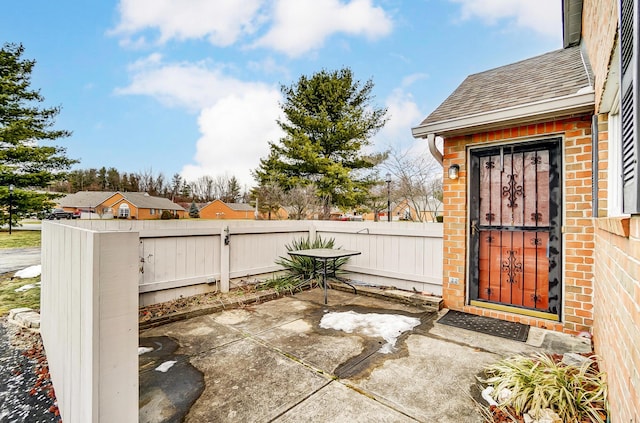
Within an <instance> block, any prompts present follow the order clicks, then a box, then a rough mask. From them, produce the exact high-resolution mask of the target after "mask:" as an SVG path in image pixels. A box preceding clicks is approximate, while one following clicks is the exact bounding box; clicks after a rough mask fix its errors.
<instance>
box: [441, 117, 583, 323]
mask: <svg viewBox="0 0 640 423" xmlns="http://www.w3.org/2000/svg"><path fill="white" fill-rule="evenodd" d="M558 135H561V136H562V137H563V138H564V140H563V148H564V157H563V162H564V164H563V166H564V174H563V181H564V190H563V196H564V203H563V209H564V220H563V227H564V237H563V246H564V254H563V263H564V275H563V276H564V278H563V285H564V294H563V304H564V306H563V310H562V321H561V322H555V321H551V320H546V319H541V318H534V317H529V316H523V315H519V314H514V313H509V312H505V311H497V310H489V309H484V308H479V307H474V306H469V305H466V304H465V293H466V283H465V281H466V278H467V273H468V264H467V245H468V241H469V240H468V230H467V228H468V227H469V222H468V219H467V172H466V170H467V162H466V161H467V146H470V145H480V144H483V145H488V144H490V143H503V142H515V141H525V140H530V139H535V138H541V137H551V136H558ZM452 164H458V165H459V166H460V177H459V179H458V180H456V181H452V180H450V179H448V178H446V177H445V180H444V201H443V202H444V266H443V276H444V277H443V298H444V301H445V307H448V308H450V309H454V310H462V311H465V312H469V313H473V314H479V315H484V316H490V317H494V318H499V319H503V320H509V321H517V322H521V323H524V324H530V325H532V326H537V327H542V328H547V329H553V330H556V331H564V332H568V333H578V332H581V331H585V330H590V328H591V326H592V325H593V300H592V294H593V265H594V256H593V253H594V247H595V244H594V240H595V236H594V227H593V222H592V219H591V117H590V116H589V115H586V116H583V117H577V118H572V119H565V120H557V121H550V122H545V123H537V124H532V125H523V126H518V127H513V128H506V129H501V130H495V131H490V132H483V133H479V134H474V135H472V136H458V137H451V138H447V139H446V140H445V142H444V168H445V169H448V168H449V166H451V165H452ZM450 277H454V278H458V279H459V281H460V283H459V284H457V285H456V284H450V283H449V278H450Z"/></svg>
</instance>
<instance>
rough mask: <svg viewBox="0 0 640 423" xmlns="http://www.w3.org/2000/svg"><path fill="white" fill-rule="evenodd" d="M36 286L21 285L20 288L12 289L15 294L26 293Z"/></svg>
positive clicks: (29, 284)
mask: <svg viewBox="0 0 640 423" xmlns="http://www.w3.org/2000/svg"><path fill="white" fill-rule="evenodd" d="M35 287H36V286H35V285H34V284H32V283H28V284H26V285H22V286H21V287H20V288H16V289H14V291H15V292H24V291H28V290H30V289H33V288H35Z"/></svg>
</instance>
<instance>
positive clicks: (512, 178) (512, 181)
mask: <svg viewBox="0 0 640 423" xmlns="http://www.w3.org/2000/svg"><path fill="white" fill-rule="evenodd" d="M516 176H517V175H515V174H513V173H512V174H511V175H508V176H507V178H508V179H509V183H508V184H507V186H504V187H502V196H503V197H507V199H508V200H509V202H508V203H507V207H509V208H510V209H515V208H516V207H518V203H516V200H517V199H518V197H522V196H523V195H524V187H523V186H522V185H517V184H516Z"/></svg>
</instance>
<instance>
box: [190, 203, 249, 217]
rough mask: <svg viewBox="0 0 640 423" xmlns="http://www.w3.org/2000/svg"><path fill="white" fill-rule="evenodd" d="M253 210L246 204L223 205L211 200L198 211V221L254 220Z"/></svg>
mask: <svg viewBox="0 0 640 423" xmlns="http://www.w3.org/2000/svg"><path fill="white" fill-rule="evenodd" d="M255 211H256V210H255V208H254V207H252V206H251V204H247V203H225V202H224V201H222V200H213V201H212V202H210V203H208V204H206V205H205V206H204V207H202V208H201V209H200V219H249V220H255V218H256V214H255Z"/></svg>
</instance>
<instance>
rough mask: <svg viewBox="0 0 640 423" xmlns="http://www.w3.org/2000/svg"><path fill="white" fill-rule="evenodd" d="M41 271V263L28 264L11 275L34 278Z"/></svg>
mask: <svg viewBox="0 0 640 423" xmlns="http://www.w3.org/2000/svg"><path fill="white" fill-rule="evenodd" d="M41 273H42V265H41V264H38V265H36V266H29V267H27V268H24V269H22V270H19V271H17V272H16V274H15V275H13V277H14V278H21V279H27V278H35V277H36V276H40V274H41Z"/></svg>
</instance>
